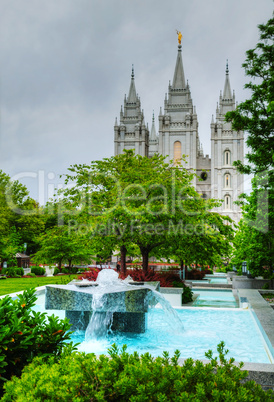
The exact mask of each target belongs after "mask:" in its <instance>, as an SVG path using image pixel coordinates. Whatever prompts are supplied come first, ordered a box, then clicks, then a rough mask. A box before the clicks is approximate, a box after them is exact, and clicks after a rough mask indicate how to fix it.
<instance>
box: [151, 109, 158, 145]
mask: <svg viewBox="0 0 274 402" xmlns="http://www.w3.org/2000/svg"><path fill="white" fill-rule="evenodd" d="M150 139H151V140H152V141H155V140H157V136H156V129H155V119H154V110H153V114H152V126H151V134H150Z"/></svg>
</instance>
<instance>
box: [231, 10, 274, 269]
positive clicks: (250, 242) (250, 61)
mask: <svg viewBox="0 0 274 402" xmlns="http://www.w3.org/2000/svg"><path fill="white" fill-rule="evenodd" d="M258 28H259V31H260V41H259V42H258V44H257V45H256V47H255V48H254V49H250V50H248V51H247V52H246V56H247V57H246V61H245V63H244V64H243V67H244V69H245V73H246V75H247V76H249V77H251V81H250V82H248V83H247V84H246V85H245V88H247V89H249V91H250V92H251V97H250V99H247V100H246V101H245V102H242V103H241V104H239V105H238V106H237V108H236V110H235V111H232V112H229V113H227V115H226V119H227V120H228V121H232V127H233V129H235V130H245V131H246V132H247V140H246V144H247V146H248V150H249V151H248V154H247V155H246V158H247V161H248V164H246V165H243V164H242V163H241V162H239V161H237V162H236V163H235V164H236V166H237V167H238V170H239V171H240V172H242V173H255V177H254V178H253V179H252V193H251V194H250V195H243V196H242V198H243V202H242V205H243V206H242V210H243V220H242V222H240V225H239V230H238V233H237V234H236V236H235V241H234V257H233V260H232V261H233V262H234V264H235V265H237V266H238V267H240V266H241V262H242V261H244V260H245V261H247V263H248V269H249V271H250V272H251V273H252V274H253V275H254V276H255V275H264V276H267V277H270V276H271V275H272V271H273V263H274V257H273V250H274V58H273V54H274V44H273V39H274V18H271V19H270V20H269V21H268V22H267V23H266V24H261V25H259V26H258Z"/></svg>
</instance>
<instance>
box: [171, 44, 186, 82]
mask: <svg viewBox="0 0 274 402" xmlns="http://www.w3.org/2000/svg"><path fill="white" fill-rule="evenodd" d="M185 87H186V83H185V74H184V68H183V61H182V45H179V46H178V55H177V60H176V66H175V71H174V76H173V83H172V88H173V89H184V88H185Z"/></svg>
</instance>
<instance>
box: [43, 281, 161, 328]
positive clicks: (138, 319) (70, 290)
mask: <svg viewBox="0 0 274 402" xmlns="http://www.w3.org/2000/svg"><path fill="white" fill-rule="evenodd" d="M157 289H159V282H146V283H145V284H143V285H140V284H138V285H137V286H135V283H134V282H130V283H127V284H124V283H123V284H117V286H114V287H113V286H103V287H102V286H100V285H98V284H97V283H96V282H95V283H92V282H91V283H90V284H88V283H86V282H85V283H83V282H82V281H81V282H73V283H71V284H68V285H47V286H46V293H45V296H46V297H45V308H46V309H49V310H65V311H66V317H67V318H69V320H70V323H71V324H72V327H71V329H72V330H73V331H75V330H85V329H86V328H87V326H88V324H89V321H90V317H91V314H92V312H93V311H96V314H102V317H103V316H104V315H105V314H106V313H113V315H112V323H111V330H112V331H121V332H132V333H143V332H145V330H146V317H145V313H147V311H148V308H149V306H150V305H153V304H156V300H155V298H154V296H153V291H154V290H157Z"/></svg>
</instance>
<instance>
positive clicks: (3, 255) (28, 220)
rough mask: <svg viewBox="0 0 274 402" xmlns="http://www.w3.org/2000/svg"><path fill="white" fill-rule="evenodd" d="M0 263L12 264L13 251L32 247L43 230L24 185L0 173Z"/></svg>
mask: <svg viewBox="0 0 274 402" xmlns="http://www.w3.org/2000/svg"><path fill="white" fill-rule="evenodd" d="M0 229H1V230H0V262H1V264H2V263H3V261H4V260H5V261H8V262H9V263H11V264H15V263H16V260H14V257H15V254H16V252H19V251H23V244H24V243H27V244H28V246H29V247H31V245H34V242H33V237H34V236H35V234H38V233H40V232H41V231H42V230H43V222H42V219H41V216H40V211H39V208H38V205H37V203H36V202H35V201H34V200H32V199H31V198H30V197H29V193H28V190H27V188H26V186H24V185H22V184H21V183H19V182H18V181H11V179H10V177H9V176H8V175H7V174H5V173H4V172H3V171H1V170H0Z"/></svg>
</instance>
